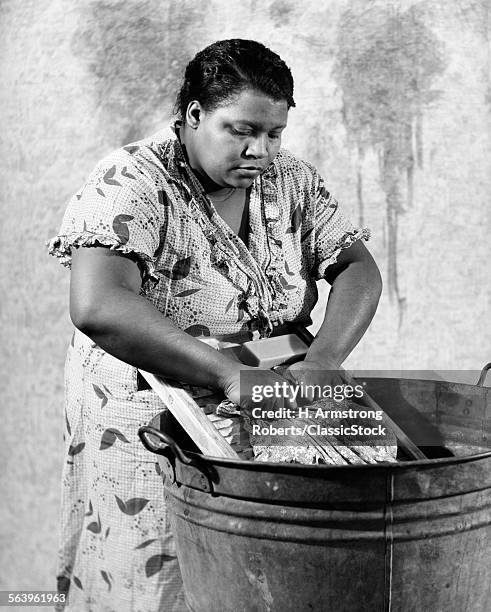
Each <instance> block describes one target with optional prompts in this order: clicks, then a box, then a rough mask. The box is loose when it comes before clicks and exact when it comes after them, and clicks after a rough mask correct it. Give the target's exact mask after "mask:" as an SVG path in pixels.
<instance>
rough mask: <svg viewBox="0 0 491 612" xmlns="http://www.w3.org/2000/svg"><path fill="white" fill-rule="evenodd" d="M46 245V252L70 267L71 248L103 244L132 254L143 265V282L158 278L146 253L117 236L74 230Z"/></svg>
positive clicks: (155, 280) (114, 249) (56, 237)
mask: <svg viewBox="0 0 491 612" xmlns="http://www.w3.org/2000/svg"><path fill="white" fill-rule="evenodd" d="M46 246H47V247H48V253H49V254H50V255H53V256H54V257H57V258H58V259H59V261H60V263H61V264H62V265H63V266H65V267H67V268H71V264H72V259H71V257H72V249H73V248H78V247H96V246H103V247H109V248H110V250H111V251H119V252H120V253H127V254H133V255H135V256H136V257H137V258H138V260H139V261H140V262H141V263H142V265H143V279H142V282H143V283H145V282H147V281H151V282H154V283H156V282H158V281H159V280H160V276H159V273H158V272H157V270H156V268H155V263H154V261H153V259H152V258H151V257H150V256H149V255H147V253H143V252H142V251H138V250H135V249H133V248H131V247H130V246H127V245H125V244H122V243H121V242H118V240H117V238H114V237H111V236H107V235H105V234H94V233H92V232H88V231H83V232H76V233H73V234H68V235H66V234H60V235H58V236H55V237H54V238H52V239H51V240H48V241H47V242H46Z"/></svg>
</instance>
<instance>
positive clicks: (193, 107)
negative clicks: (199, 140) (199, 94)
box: [186, 100, 202, 130]
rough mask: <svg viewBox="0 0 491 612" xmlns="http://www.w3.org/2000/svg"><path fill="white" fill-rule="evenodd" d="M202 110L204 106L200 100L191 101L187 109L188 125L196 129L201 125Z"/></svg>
mask: <svg viewBox="0 0 491 612" xmlns="http://www.w3.org/2000/svg"><path fill="white" fill-rule="evenodd" d="M201 112H202V108H201V104H200V103H199V102H198V100H193V101H192V102H190V103H189V104H188V108H187V111H186V125H189V127H190V128H192V129H193V130H195V129H196V128H197V127H198V125H199V122H200V119H201Z"/></svg>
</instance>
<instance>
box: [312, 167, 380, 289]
mask: <svg viewBox="0 0 491 612" xmlns="http://www.w3.org/2000/svg"><path fill="white" fill-rule="evenodd" d="M306 165H307V166H308V167H309V169H310V170H311V172H312V176H311V178H312V182H311V183H310V190H309V191H310V194H309V196H310V197H309V198H308V201H307V203H306V205H305V207H304V210H303V228H304V231H303V235H304V236H305V237H307V240H306V244H305V245H304V248H305V249H306V250H307V251H308V255H309V257H308V258H309V260H310V264H311V265H310V266H309V267H310V272H311V275H312V276H313V277H314V278H315V279H316V280H319V279H321V278H323V277H324V275H325V273H326V269H327V268H328V267H329V266H330V265H331V264H333V263H335V262H336V260H337V258H338V255H339V253H340V252H341V251H342V250H343V249H346V248H348V247H349V246H351V245H352V244H353V243H354V242H356V241H357V240H360V239H363V240H368V239H369V237H370V231H369V230H368V229H367V228H357V227H355V226H354V225H353V224H352V223H351V221H350V220H349V219H348V218H347V217H346V216H345V215H344V214H343V212H342V210H341V207H340V206H339V203H338V201H337V200H336V199H335V198H334V196H333V195H332V194H331V193H330V192H329V191H328V189H327V188H326V186H325V184H324V180H323V178H322V177H321V176H320V174H319V173H318V172H317V170H316V169H315V168H314V167H313V166H311V165H310V164H306Z"/></svg>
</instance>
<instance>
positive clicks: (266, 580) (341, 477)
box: [140, 364, 491, 612]
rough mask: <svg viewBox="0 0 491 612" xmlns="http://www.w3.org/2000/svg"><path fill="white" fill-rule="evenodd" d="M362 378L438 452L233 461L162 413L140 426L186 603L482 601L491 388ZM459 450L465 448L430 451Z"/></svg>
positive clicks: (488, 581)
mask: <svg viewBox="0 0 491 612" xmlns="http://www.w3.org/2000/svg"><path fill="white" fill-rule="evenodd" d="M488 366H489V364H488ZM483 378H484V375H483V376H481V379H483ZM365 382H366V384H367V387H366V388H367V391H368V393H369V394H370V395H371V396H372V397H374V399H375V400H376V401H377V402H378V403H379V404H380V405H381V406H382V407H383V408H384V409H385V410H386V411H387V413H388V414H389V416H391V417H392V418H394V419H395V420H397V421H398V422H399V423H400V424H401V425H404V426H405V429H406V431H407V433H409V434H410V435H411V437H412V438H413V440H414V441H415V442H416V443H418V444H419V445H420V446H422V447H426V451H427V452H428V454H431V453H433V455H434V456H435V458H433V459H428V460H425V461H406V462H404V461H401V462H400V463H397V464H378V465H365V466H322V465H321V466H304V465H294V464H273V463H255V462H249V461H247V462H236V461H231V460H224V459H216V458H213V457H207V456H203V455H200V454H199V453H197V452H192V451H193V444H192V442H191V441H189V440H187V441H186V440H185V435H184V436H183V435H182V432H180V431H179V427H178V426H176V423H175V421H173V420H172V419H171V418H170V417H169V414H168V413H162V415H160V418H159V419H156V420H154V421H153V422H152V425H153V426H154V427H153V428H152V427H144V428H141V430H140V437H141V438H142V441H143V442H144V444H145V445H146V446H147V448H149V450H150V449H151V450H152V451H153V452H157V453H158V460H159V465H160V467H161V469H162V473H163V476H164V492H165V497H166V500H167V503H168V504H169V507H170V510H171V521H172V528H173V531H174V535H175V538H176V546H177V552H178V557H179V563H180V566H181V571H182V576H183V581H184V587H185V592H186V601H187V605H188V607H189V609H190V610H191V611H192V612H263V611H264V612H266V611H267V612H290V611H291V612H293V611H295V612H303V611H307V610H314V611H319V612H345V611H346V612H347V611H350V612H362V611H365V610H366V611H370V612H382V611H383V612H396V611H397V612H413V611H414V612H426V611H431V612H439V611H441V612H443V611H445V612H489V610H491V389H488V388H484V387H482V386H481V385H482V380H481V385H476V386H474V385H467V384H458V383H447V382H443V381H431V380H428V381H427V380H405V379H389V378H378V379H368V378H367V379H366V380H365ZM408 414H409V415H410V417H408V416H407V415H408ZM401 420H402V421H403V422H401ZM158 421H160V422H158ZM155 426H156V427H155ZM159 431H160V433H158V432H159ZM149 433H153V434H154V435H153V436H149ZM156 435H159V436H160V442H159V441H157V439H156V437H155V436H156ZM174 439H175V440H179V444H177V443H176V442H175V441H174ZM465 446H468V447H469V448H471V449H472V450H473V454H472V455H467V456H456V457H453V456H446V457H441V456H440V457H438V456H437V455H444V454H447V455H448V454H449V453H448V452H446V451H445V447H447V448H454V449H458V448H464V447H465ZM194 450H196V449H194ZM442 450H443V452H442Z"/></svg>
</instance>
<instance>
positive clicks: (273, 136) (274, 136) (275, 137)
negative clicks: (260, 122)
mask: <svg viewBox="0 0 491 612" xmlns="http://www.w3.org/2000/svg"><path fill="white" fill-rule="evenodd" d="M269 137H270V138H271V139H273V140H278V138H281V134H270V135H269Z"/></svg>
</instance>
